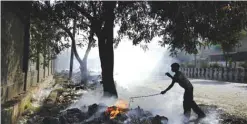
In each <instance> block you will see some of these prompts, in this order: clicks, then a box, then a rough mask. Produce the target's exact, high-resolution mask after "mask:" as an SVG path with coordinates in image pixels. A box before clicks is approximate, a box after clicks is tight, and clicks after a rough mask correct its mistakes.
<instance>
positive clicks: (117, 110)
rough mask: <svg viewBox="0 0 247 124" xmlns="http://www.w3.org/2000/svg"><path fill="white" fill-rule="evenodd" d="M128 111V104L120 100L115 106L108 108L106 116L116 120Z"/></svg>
mask: <svg viewBox="0 0 247 124" xmlns="http://www.w3.org/2000/svg"><path fill="white" fill-rule="evenodd" d="M127 109H128V104H127V102H126V101H124V100H118V101H117V102H116V103H115V105H114V106H111V107H108V108H107V110H106V115H109V116H110V119H114V118H116V117H117V115H118V114H121V113H124V112H125V111H126V110H127Z"/></svg>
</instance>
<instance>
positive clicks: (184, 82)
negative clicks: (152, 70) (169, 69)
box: [173, 71, 193, 90]
mask: <svg viewBox="0 0 247 124" xmlns="http://www.w3.org/2000/svg"><path fill="white" fill-rule="evenodd" d="M173 78H174V81H175V82H178V84H179V85H180V86H181V87H183V88H184V89H185V90H186V89H192V88H193V86H192V84H191V83H190V81H189V80H188V79H187V78H186V77H185V75H184V74H183V73H182V72H180V71H179V72H177V73H176V74H175V75H174V77H173Z"/></svg>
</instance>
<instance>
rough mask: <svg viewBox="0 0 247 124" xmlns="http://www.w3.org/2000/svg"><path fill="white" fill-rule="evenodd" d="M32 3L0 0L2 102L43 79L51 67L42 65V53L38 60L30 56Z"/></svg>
mask: <svg viewBox="0 0 247 124" xmlns="http://www.w3.org/2000/svg"><path fill="white" fill-rule="evenodd" d="M30 7H31V2H27V1H26V2H19V1H14V2H13V1H4V2H1V16H2V18H1V36H2V37H1V53H2V54H1V101H2V102H1V104H4V103H5V102H6V101H9V100H12V98H13V97H16V96H18V95H19V94H21V93H24V92H26V91H28V90H29V89H31V87H32V86H37V84H39V83H42V82H44V81H45V79H46V78H48V74H49V73H51V70H52V69H51V67H52V66H49V67H43V65H42V64H41V63H43V62H42V61H43V60H44V58H42V57H41V58H40V62H39V63H37V62H31V61H29V60H28V49H29V48H28V44H29V42H30V40H29V39H30V38H29V37H30V36H29V25H30V21H29V19H30V18H29V13H30ZM28 8H29V9H28ZM40 56H42V55H40ZM37 64H39V65H38V68H37V67H36V65H37ZM48 71H50V72H48ZM25 74H26V76H25ZM24 86H26V91H25V89H24Z"/></svg>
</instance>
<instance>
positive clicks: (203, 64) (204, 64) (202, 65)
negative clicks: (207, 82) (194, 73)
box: [201, 63, 209, 68]
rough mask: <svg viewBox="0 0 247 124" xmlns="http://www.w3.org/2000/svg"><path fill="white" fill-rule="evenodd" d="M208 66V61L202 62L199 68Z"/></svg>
mask: <svg viewBox="0 0 247 124" xmlns="http://www.w3.org/2000/svg"><path fill="white" fill-rule="evenodd" d="M208 67H209V65H208V63H202V64H201V68H208Z"/></svg>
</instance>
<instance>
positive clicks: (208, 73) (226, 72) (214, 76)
mask: <svg viewBox="0 0 247 124" xmlns="http://www.w3.org/2000/svg"><path fill="white" fill-rule="evenodd" d="M180 71H182V72H183V73H184V74H185V75H186V76H187V77H189V78H195V79H207V80H218V81H229V82H238V83H247V69H246V68H245V69H244V68H181V70H180Z"/></svg>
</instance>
